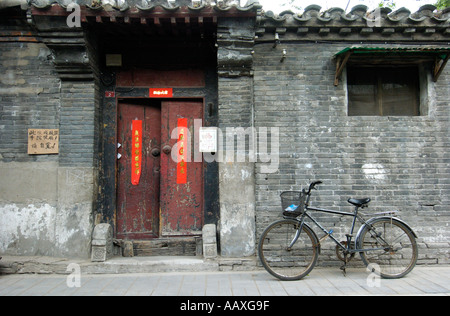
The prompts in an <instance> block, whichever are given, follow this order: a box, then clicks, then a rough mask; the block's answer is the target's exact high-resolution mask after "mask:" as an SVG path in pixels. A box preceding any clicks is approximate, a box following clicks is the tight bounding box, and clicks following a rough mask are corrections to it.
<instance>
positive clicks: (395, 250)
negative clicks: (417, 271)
mask: <svg viewBox="0 0 450 316" xmlns="http://www.w3.org/2000/svg"><path fill="white" fill-rule="evenodd" d="M358 248H360V249H368V251H364V252H361V259H362V261H363V262H364V264H365V265H366V266H368V267H369V268H370V269H371V270H372V272H376V273H379V274H380V276H381V277H382V278H386V279H399V278H402V277H404V276H405V275H407V274H408V273H409V272H411V271H412V269H414V267H415V265H416V262H417V257H418V248H417V242H416V237H415V236H414V233H413V232H412V231H411V229H410V228H409V227H407V226H406V225H405V224H403V223H402V222H401V221H398V220H396V219H394V218H380V219H377V220H374V221H373V222H371V223H370V224H369V225H366V227H365V228H364V229H363V231H362V232H361V235H360V238H359V247H358ZM369 249H371V250H369Z"/></svg>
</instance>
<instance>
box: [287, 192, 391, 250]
mask: <svg viewBox="0 0 450 316" xmlns="http://www.w3.org/2000/svg"><path fill="white" fill-rule="evenodd" d="M307 196H308V197H307V199H306V203H305V211H304V212H303V214H302V215H301V218H300V220H298V221H299V223H300V227H299V229H298V231H297V233H296V235H295V237H294V240H293V241H292V243H291V244H290V245H289V248H292V247H293V246H294V244H295V243H296V242H297V240H298V238H299V237H300V234H301V232H302V230H303V225H304V223H305V218H308V219H309V220H311V221H312V222H313V223H314V224H315V225H316V226H317V227H319V228H320V229H321V230H322V231H323V232H324V233H325V234H326V235H327V236H328V237H330V238H331V239H332V240H333V241H334V242H335V243H336V245H338V246H339V247H340V248H341V249H342V250H343V251H345V252H346V253H348V254H352V253H357V252H367V251H374V250H382V249H384V248H365V249H356V242H355V249H351V242H352V238H353V233H354V230H355V225H356V220H357V219H358V220H359V222H360V223H361V225H362V226H361V227H363V226H364V225H368V222H370V220H369V221H366V220H365V219H364V218H363V217H361V216H360V215H359V214H358V211H359V208H360V207H359V206H355V211H354V212H353V213H350V212H340V211H334V210H327V209H323V208H317V207H310V206H309V200H310V198H311V190H309V192H308V193H307ZM308 211H316V212H322V213H329V214H335V215H341V216H350V217H353V222H352V226H351V229H350V234H347V235H346V236H347V246H345V245H343V244H342V242H340V241H339V240H337V239H336V237H334V236H333V235H332V234H331V233H330V231H328V230H327V229H325V228H324V227H323V226H322V225H321V224H320V223H319V222H318V221H317V220H316V219H315V218H314V217H312V216H311V215H310V214H309V213H308ZM360 231H361V230H360ZM358 237H359V233H358V236H356V241H357V240H358ZM377 238H380V237H379V236H377ZM380 239H381V240H382V238H380ZM382 241H383V242H384V240H382ZM318 246H320V241H319V245H318Z"/></svg>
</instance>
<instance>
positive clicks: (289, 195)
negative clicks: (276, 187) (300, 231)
mask: <svg viewBox="0 0 450 316" xmlns="http://www.w3.org/2000/svg"><path fill="white" fill-rule="evenodd" d="M305 199H306V194H304V193H303V192H298V191H287V192H283V193H281V207H282V211H283V215H284V216H287V217H298V216H300V215H301V214H302V213H303V212H304V210H305Z"/></svg>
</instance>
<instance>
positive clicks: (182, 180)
mask: <svg viewBox="0 0 450 316" xmlns="http://www.w3.org/2000/svg"><path fill="white" fill-rule="evenodd" d="M187 125H188V120H187V118H181V119H178V146H177V147H178V153H177V158H178V159H177V184H186V183H187V164H186V160H187V159H186V155H187V154H188V150H187V134H188V131H187V127H188V126H187Z"/></svg>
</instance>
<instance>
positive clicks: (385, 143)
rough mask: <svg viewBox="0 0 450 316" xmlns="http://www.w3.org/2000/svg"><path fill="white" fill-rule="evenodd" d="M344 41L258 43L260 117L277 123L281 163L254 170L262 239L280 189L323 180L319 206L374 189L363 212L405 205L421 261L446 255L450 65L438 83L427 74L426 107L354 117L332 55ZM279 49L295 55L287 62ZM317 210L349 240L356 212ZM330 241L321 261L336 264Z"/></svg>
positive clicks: (341, 204) (266, 123)
mask: <svg viewBox="0 0 450 316" xmlns="http://www.w3.org/2000/svg"><path fill="white" fill-rule="evenodd" d="M347 46H348V45H346V44H331V43H322V44H320V43H317V44H311V43H295V44H293V43H291V44H289V43H283V44H282V45H280V46H278V47H277V48H275V49H274V48H273V44H258V45H256V47H255V55H254V68H255V76H254V91H255V92H254V93H255V103H254V104H255V125H256V127H279V128H280V167H279V171H278V172H277V173H274V174H261V173H257V174H256V218H257V237H258V238H259V235H260V234H261V233H262V230H263V229H264V228H265V227H266V226H267V225H268V224H269V223H270V222H272V221H274V220H276V219H278V218H281V215H280V214H281V210H280V198H279V194H280V193H281V192H282V191H289V190H297V189H300V188H302V187H304V186H306V185H307V184H308V183H309V182H310V181H312V180H322V181H323V182H324V184H323V185H321V186H320V188H319V191H315V192H314V198H313V200H312V205H316V206H320V207H324V208H332V209H335V210H341V211H347V210H351V207H350V204H348V203H347V199H348V198H349V197H360V198H362V197H371V198H372V200H373V202H372V203H371V207H370V208H369V209H368V211H366V213H368V214H369V215H370V213H371V212H375V210H377V211H378V210H379V211H386V210H396V209H399V210H400V211H401V212H400V216H401V218H403V219H404V220H406V221H407V222H408V223H409V224H410V225H411V226H412V227H413V228H414V230H415V231H416V233H417V234H418V235H419V242H420V244H419V246H420V257H419V263H448V262H449V259H448V258H449V245H450V228H449V223H450V206H449V204H450V203H449V196H450V194H449V188H450V169H449V163H450V159H449V158H450V154H449V152H450V151H449V147H450V142H449V136H450V129H449V126H450V122H449V120H450V111H449V108H448V107H449V103H448V100H449V98H450V88H449V87H450V85H449V83H450V82H449V80H450V69H449V68H448V67H447V68H446V70H445V71H444V73H443V74H442V76H441V78H440V80H439V82H437V83H436V84H435V83H433V82H432V81H431V80H430V81H429V87H428V88H429V89H430V93H429V95H430V96H431V97H430V99H429V100H428V115H424V116H420V117H349V116H347V95H346V83H345V80H343V82H341V83H340V85H339V86H338V87H334V85H333V82H334V72H335V67H336V66H335V61H334V60H333V55H334V54H336V53H337V52H339V51H340V50H342V49H344V48H345V47H347ZM378 46H379V45H378ZM282 49H287V53H288V57H287V59H286V60H285V61H284V62H283V63H281V62H280V57H281V51H282ZM344 77H345V76H344ZM344 79H345V78H344ZM259 165H260V163H257V164H256V170H259V169H258V167H259ZM318 217H319V218H321V219H322V220H323V221H324V222H325V224H326V226H327V227H330V228H333V229H334V231H335V233H336V234H338V235H339V236H341V239H342V240H345V233H347V231H346V230H345V229H344V228H345V227H346V226H347V225H350V219H347V218H338V217H334V218H333V217H332V216H330V215H318ZM319 237H320V235H319ZM327 247H328V249H326V251H325V254H324V255H323V256H322V258H321V260H322V261H328V260H330V262H331V260H332V261H333V262H337V261H336V257H335V255H334V252H333V248H334V244H332V243H331V242H329V243H327V244H326V245H325V248H327Z"/></svg>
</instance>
